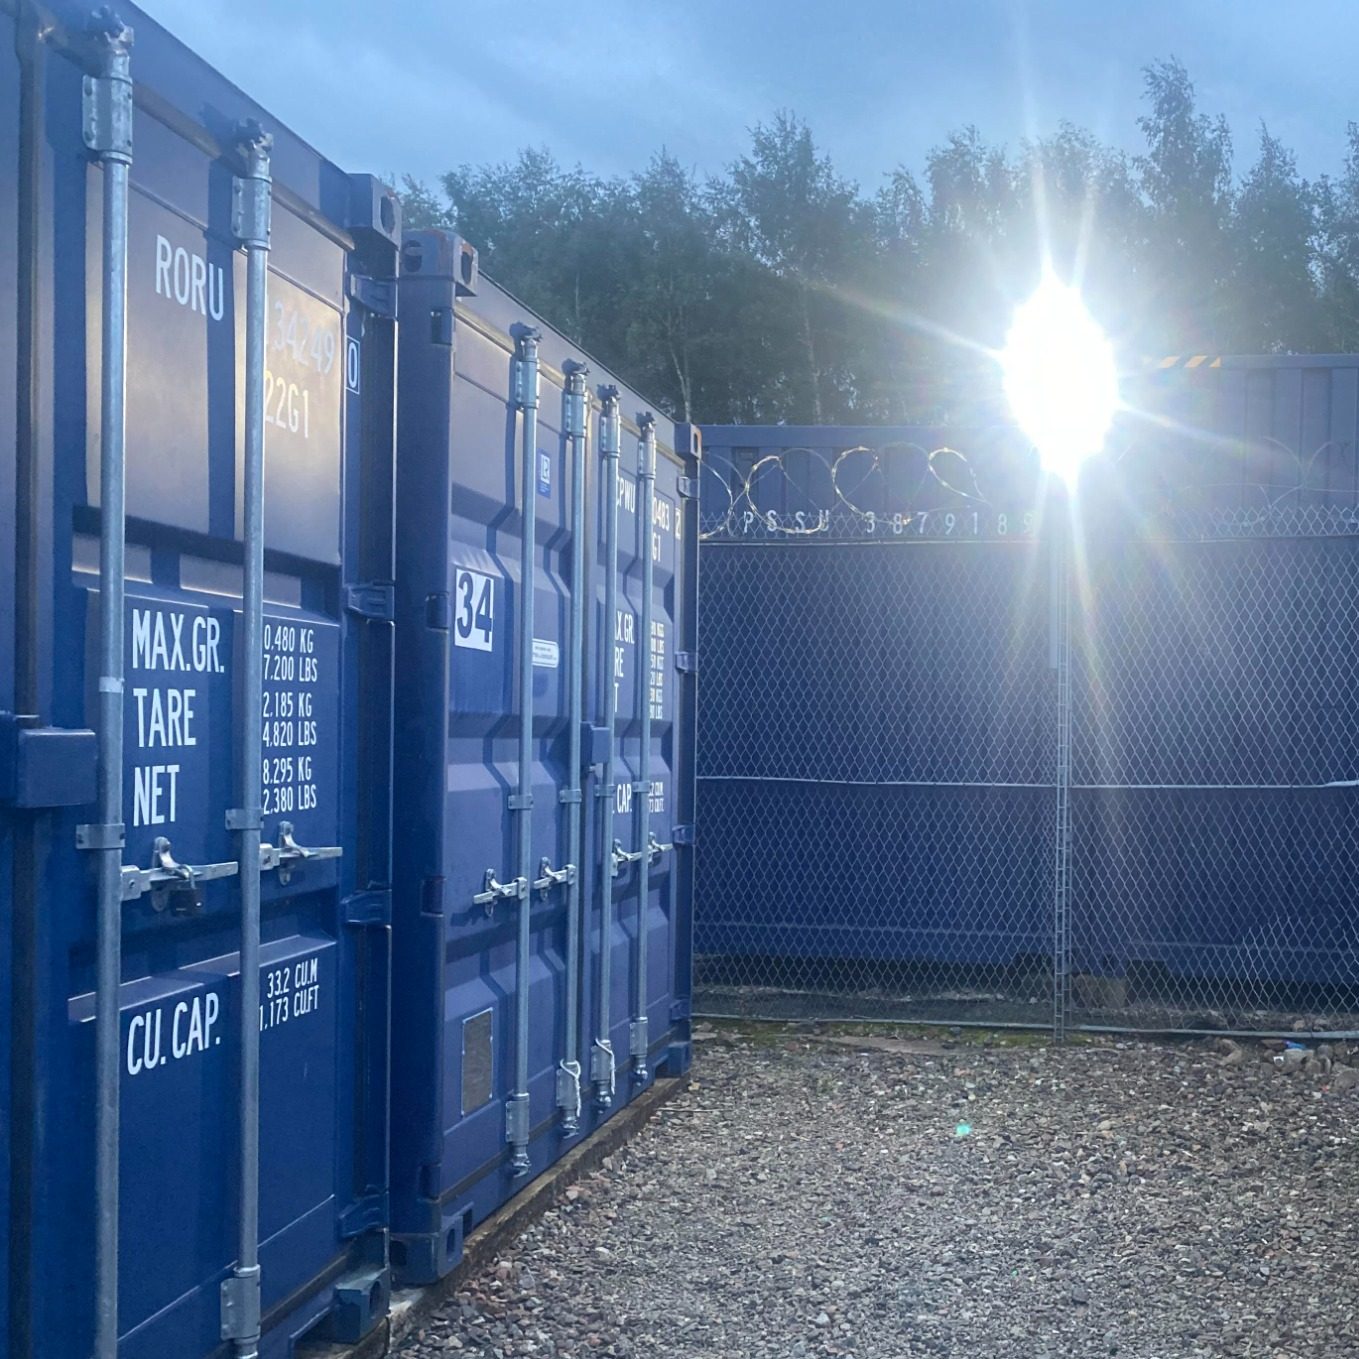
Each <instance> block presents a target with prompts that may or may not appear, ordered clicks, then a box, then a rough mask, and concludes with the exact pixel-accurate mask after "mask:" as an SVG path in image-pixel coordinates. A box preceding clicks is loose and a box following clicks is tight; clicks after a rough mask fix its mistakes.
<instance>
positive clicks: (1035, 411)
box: [1001, 274, 1118, 482]
mask: <svg viewBox="0 0 1359 1359" xmlns="http://www.w3.org/2000/svg"><path fill="white" fill-rule="evenodd" d="M1001 364H1002V366H1003V368H1004V372H1005V395H1006V397H1007V398H1008V400H1009V402H1010V409H1011V410H1012V411H1013V412H1014V416H1015V419H1016V420H1018V421H1019V426H1020V428H1021V429H1022V430H1023V431H1024V433H1025V434H1026V435H1027V436H1028V437H1029V438H1030V439H1032V440H1033V442H1034V445H1035V446H1036V447H1037V449H1038V456H1039V458H1040V459H1041V460H1042V463H1043V466H1044V467H1045V468H1047V470H1048V471H1049V472H1053V473H1055V474H1056V475H1058V476H1060V477H1062V478H1063V479H1064V480H1066V481H1067V482H1073V481H1075V479H1076V474H1077V472H1079V470H1080V466H1081V463H1082V462H1083V461H1084V460H1085V459H1086V458H1088V457H1090V456H1091V454H1094V453H1098V452H1099V450H1100V449H1101V448H1102V447H1103V446H1104V439H1105V436H1106V435H1107V434H1108V432H1109V425H1110V423H1111V422H1112V421H1113V418H1114V411H1115V409H1116V408H1117V406H1118V377H1117V375H1116V373H1115V371H1114V351H1113V347H1112V346H1111V345H1110V344H1109V341H1108V339H1107V338H1106V336H1105V334H1104V332H1103V331H1102V330H1100V328H1099V326H1097V325H1096V324H1095V322H1094V321H1093V320H1092V319H1091V317H1090V313H1089V312H1087V311H1086V309H1085V306H1084V304H1083V303H1082V302H1081V298H1080V294H1079V293H1078V292H1077V291H1076V290H1075V289H1074V288H1070V287H1068V286H1067V285H1066V284H1065V283H1062V282H1061V281H1060V280H1059V279H1057V278H1054V277H1053V275H1051V274H1045V275H1044V277H1043V281H1042V282H1041V283H1040V284H1039V285H1038V289H1037V291H1036V292H1035V293H1034V295H1033V296H1032V297H1031V298H1029V300H1028V301H1027V302H1025V303H1024V305H1023V306H1022V307H1020V308H1019V310H1018V311H1016V312H1015V317H1014V322H1013V324H1012V325H1011V326H1010V334H1009V335H1008V336H1007V338H1006V341H1005V352H1004V353H1003V354H1002V355H1001Z"/></svg>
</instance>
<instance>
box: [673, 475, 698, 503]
mask: <svg viewBox="0 0 1359 1359" xmlns="http://www.w3.org/2000/svg"><path fill="white" fill-rule="evenodd" d="M677 484H678V488H679V495H680V499H681V500H697V499H698V478H697V477H680V479H679V482H678V483H677Z"/></svg>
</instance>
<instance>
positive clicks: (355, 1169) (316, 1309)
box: [0, 14, 396, 1359]
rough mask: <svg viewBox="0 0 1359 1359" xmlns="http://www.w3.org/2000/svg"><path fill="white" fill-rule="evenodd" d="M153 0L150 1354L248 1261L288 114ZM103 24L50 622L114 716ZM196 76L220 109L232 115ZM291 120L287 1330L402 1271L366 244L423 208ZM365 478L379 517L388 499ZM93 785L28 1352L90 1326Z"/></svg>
mask: <svg viewBox="0 0 1359 1359" xmlns="http://www.w3.org/2000/svg"><path fill="white" fill-rule="evenodd" d="M127 17H129V18H130V20H131V21H132V22H133V23H134V24H135V25H136V41H135V44H134V48H133V56H132V70H133V77H134V82H135V84H136V90H137V104H136V111H135V115H134V159H133V164H132V171H131V192H130V201H129V205H128V213H129V241H128V250H127V318H128V320H127V372H128V382H127V419H126V427H127V511H128V527H127V571H126V587H125V588H126V608H125V616H124V632H125V648H124V666H125V674H126V679H125V689H124V724H123V742H124V751H125V766H124V807H123V822H124V826H125V835H126V843H125V847H124V850H123V862H124V864H125V865H126V868H125V870H124V878H125V881H126V883H127V886H126V888H125V895H126V897H127V900H126V902H125V905H124V915H123V941H122V948H123V968H122V978H123V980H122V996H121V1011H122V1053H121V1080H120V1100H119V1102H120V1108H121V1175H120V1181H119V1207H120V1250H119V1256H120V1262H121V1270H120V1278H119V1291H118V1310H119V1327H120V1332H121V1334H122V1337H123V1339H122V1342H121V1351H120V1352H121V1353H122V1354H123V1355H124V1356H129V1357H131V1356H147V1359H150V1357H151V1356H163V1355H167V1354H175V1355H186V1356H188V1355H205V1354H209V1353H213V1352H215V1351H216V1349H217V1347H218V1346H219V1345H220V1344H221V1339H222V1334H223V1332H222V1320H223V1318H222V1302H221V1296H220V1285H221V1283H222V1281H223V1280H224V1279H225V1278H227V1277H228V1275H229V1274H230V1271H231V1266H232V1264H233V1261H234V1260H235V1259H236V1254H237V1252H236V1224H237V1221H238V1181H237V1164H238V1159H239V1139H238V1110H239V1108H240V1102H241V1101H240V1043H239V1034H240V1027H241V1015H240V969H239V962H238V957H239V954H238V950H239V946H240V937H241V910H240V890H239V884H240V878H241V868H242V866H241V865H240V864H239V863H238V862H237V859H238V846H237V839H236V836H234V835H233V833H232V832H231V831H230V830H229V829H228V811H229V810H230V809H232V808H233V807H237V806H238V805H239V802H240V798H239V795H238V792H237V789H236V783H235V779H236V768H237V764H238V761H239V760H240V758H241V734H240V733H241V713H240V690H241V680H240V676H241V673H242V667H243V666H244V663H245V657H244V654H243V646H244V638H243V628H242V612H241V610H242V603H241V600H242V546H241V535H242V523H243V512H242V494H243V492H242V477H241V467H242V458H243V412H244V406H243V403H244V388H245V375H244V370H245V362H246V358H245V338H244V337H245V325H246V288H245V259H244V255H243V253H242V251H241V250H240V248H239V242H238V239H237V236H236V233H235V229H234V226H233V213H232V204H233V190H234V187H235V185H234V181H235V178H236V176H237V175H238V174H239V172H240V164H239V161H238V159H237V157H236V154H235V152H234V150H233V130H234V128H235V127H236V126H237V125H238V123H239V121H240V120H241V119H245V118H252V117H253V118H260V119H263V115H262V114H260V112H259V110H257V109H256V108H255V107H254V106H253V105H250V104H249V103H248V102H247V101H246V100H244V99H243V98H242V97H241V96H240V95H239V93H238V92H236V91H235V90H234V89H232V88H231V87H230V86H228V85H227V84H226V83H225V82H223V81H221V80H220V78H218V77H216V76H215V74H214V73H212V72H211V71H210V70H208V68H206V67H205V66H203V65H202V64H201V63H199V62H197V61H196V59H194V58H192V57H191V56H190V55H189V54H188V53H186V52H185V51H184V50H183V49H182V48H181V47H179V45H178V44H177V43H175V42H174V41H173V40H171V39H169V38H168V37H167V35H165V34H164V33H163V32H161V31H160V30H159V29H157V28H156V27H155V26H154V25H153V24H151V23H150V21H149V20H146V19H145V18H143V17H141V16H138V15H135V14H130V15H129V16H127ZM73 22H74V20H73ZM63 44H69V46H70V50H69V51H67V50H63ZM77 46H78V44H77V35H76V34H75V32H74V30H72V32H71V33H63V32H61V31H58V33H57V34H56V35H55V37H54V39H53V43H52V49H53V50H52V55H51V58H50V60H49V62H48V74H47V88H46V100H45V107H44V110H43V112H44V120H45V129H44V136H45V138H46V143H47V147H48V150H47V152H46V163H45V166H44V170H43V186H44V193H45V201H44V213H43V218H44V221H45V222H47V223H48V224H49V225H50V231H51V236H50V239H49V240H47V241H46V242H45V243H44V252H43V258H42V260H41V275H40V285H41V289H42V296H43V315H42V317H41V322H42V346H43V348H42V373H41V377H42V384H41V387H42V410H43V418H44V421H45V423H46V425H47V427H48V428H49V429H50V431H51V434H52V439H53V447H52V450H51V458H52V466H53V469H54V471H53V477H52V482H51V485H50V486H49V487H48V488H46V489H47V493H48V500H47V503H46V506H45V508H44V516H45V524H44V529H45V532H46V534H47V535H48V539H47V541H46V542H45V551H46V558H45V561H44V563H43V567H44V573H45V581H44V589H45V590H47V591H49V592H50V598H51V607H50V610H49V611H47V612H45V613H44V614H43V615H42V616H40V618H39V619H38V622H37V625H36V626H35V628H34V631H33V633H32V634H31V635H30V636H28V637H26V638H25V639H24V645H26V646H29V647H32V648H33V649H34V651H35V652H36V654H37V655H38V656H39V657H40V658H41V661H40V668H41V672H42V676H43V683H44V691H43V693H42V694H41V698H42V702H43V709H44V711H43V715H44V717H45V718H47V719H48V720H50V721H52V722H54V723H55V724H57V725H59V726H63V727H79V726H86V725H93V724H94V721H95V716H96V708H95V685H96V666H95V659H94V658H95V656H96V654H97V653H96V645H97V638H98V629H99V594H100V591H99V583H100V582H99V542H100V535H101V532H102V531H103V529H104V525H103V522H102V519H101V514H100V506H99V503H98V502H99V465H98V463H99V448H100V430H99V428H98V421H99V393H100V373H101V363H102V358H103V356H102V355H101V353H100V305H101V302H100V299H101V295H102V289H101V278H100V261H101V239H102V238H101V225H100V213H101V194H102V192H103V185H104V177H103V174H102V172H101V170H100V169H99V167H98V165H97V164H95V163H94V162H92V160H91V158H90V156H89V154H88V153H87V152H86V150H85V147H84V145H83V142H82V121H81V120H82V85H81V79H82V69H81V67H80V65H79V64H78V62H77V60H76V59H75V52H76V48H77ZM185 108H192V109H193V110H195V111H197V110H199V109H201V108H210V109H212V110H213V114H212V116H211V119H210V122H211V126H200V125H199V124H198V123H196V122H193V121H191V120H190V119H189V118H188V117H187V116H186V115H185V114H184V112H183V111H182V110H183V109H185ZM274 136H275V141H274V147H273V171H274V193H273V206H272V249H271V252H270V256H269V275H268V295H267V304H268V314H267V331H266V350H265V353H266V360H265V372H264V375H263V384H264V396H265V401H264V404H265V412H264V420H265V445H266V459H267V463H266V465H267V471H266V476H265V489H264V500H265V511H264V515H265V538H266V556H265V568H266V580H265V589H264V596H265V605H264V616H263V626H262V635H263V693H262V697H263V705H264V723H263V732H262V737H263V744H262V758H263V784H262V787H261V789H260V806H261V811H262V818H263V819H262V839H263V841H264V842H265V845H266V847H267V848H266V851H265V852H264V854H263V855H262V859H261V863H262V899H263V905H262V919H263V924H262V958H261V969H260V978H259V980H260V997H261V1004H260V1013H259V1017H258V1023H259V1026H260V1031H261V1033H260V1042H261V1074H260V1082H259V1084H260V1099H261V1116H260V1147H261V1170H260V1186H259V1201H260V1240H261V1243H262V1244H261V1248H260V1258H261V1267H262V1279H263V1309H264V1324H265V1329H266V1332H268V1335H267V1338H266V1342H265V1346H264V1352H265V1353H282V1352H284V1351H285V1350H286V1346H287V1343H288V1340H287V1337H288V1336H289V1335H295V1334H297V1333H300V1332H301V1331H304V1330H306V1329H307V1328H308V1327H309V1326H310V1325H312V1324H313V1323H315V1322H318V1321H321V1320H323V1319H325V1318H326V1317H327V1316H332V1318H333V1320H334V1321H335V1324H336V1325H338V1326H340V1327H341V1328H342V1329H343V1328H344V1327H345V1326H346V1325H348V1326H349V1327H350V1328H351V1329H352V1328H353V1327H356V1326H357V1327H359V1328H361V1327H362V1325H363V1324H365V1320H366V1318H365V1316H364V1313H365V1310H371V1309H372V1308H378V1309H380V1308H381V1307H382V1305H383V1304H384V1302H385V1271H384V1265H385V1260H384V1245H383V1241H382V1237H381V1233H380V1232H377V1233H376V1234H374V1232H373V1231H371V1230H370V1229H375V1228H379V1227H380V1226H381V1223H382V1190H383V1183H382V1177H383V1171H382V1163H383V1160H384V1157H385V1143H384V1141H383V1138H384V1133H383V1123H382V1094H383V1084H384V1083H385V1070H384V1066H383V1062H384V1058H383V1057H382V1053H383V1051H384V1047H385V1032H384V1018H385V993H386V972H387V960H386V958H387V955H386V939H385V934H384V933H383V930H382V928H381V927H382V925H383V924H384V915H383V913H384V910H385V899H384V897H383V895H382V893H383V889H384V888H385V885H386V862H385V856H386V828H385V824H382V825H375V824H374V823H373V817H374V810H373V809H374V807H380V806H381V805H382V803H383V799H384V798H385V794H386V778H387V773H386V754H385V743H386V737H385V734H384V733H385V725H386V718H385V712H386V705H387V703H388V692H387V687H386V686H387V678H386V677H387V675H388V674H389V669H390V660H389V659H388V660H387V661H386V662H384V661H383V660H382V655H383V651H384V648H385V647H388V646H389V641H384V640H383V634H384V632H385V631H387V630H389V627H390V625H389V623H388V622H387V621H385V620H384V617H383V615H384V613H386V612H387V610H385V609H384V607H383V605H382V598H383V594H382V590H381V588H376V589H375V588H374V583H373V582H372V581H371V580H369V579H366V578H365V576H366V574H367V573H368V572H370V571H377V572H378V573H379V583H380V580H382V579H385V580H387V581H390V570H391V567H390V555H389V554H390V537H389V531H388V529H386V528H383V527H382V520H381V517H380V516H381V515H382V514H383V513H386V514H387V516H388V520H387V522H388V524H389V523H390V476H391V463H390V455H391V449H390V438H391V378H392V372H391V368H392V361H393V339H392V333H391V332H392V322H391V319H390V318H389V317H384V316H383V315H382V311H383V310H384V308H383V307H382V306H381V305H380V304H374V305H364V304H363V302H362V300H356V299H368V301H369V302H373V301H374V299H375V298H376V297H378V296H380V294H381V289H380V287H379V288H376V289H375V288H373V287H371V286H368V285H366V284H365V283H364V282H363V279H361V278H360V277H359V276H360V275H364V276H367V275H372V274H374V273H381V272H382V270H383V269H384V268H385V270H386V272H387V274H388V275H390V274H391V272H392V270H393V266H394V258H395V248H394V233H395V230H396V217H395V210H394V205H393V204H392V202H391V200H390V196H389V195H384V194H382V193H381V192H378V191H376V190H374V189H373V187H372V185H371V182H370V181H366V180H363V179H355V180H350V179H349V178H348V177H346V176H344V175H341V174H340V173H339V172H338V171H336V170H335V169H334V168H333V167H331V166H329V165H327V164H326V163H324V162H321V161H319V160H318V159H317V158H316V157H315V156H314V154H313V153H311V152H310V151H309V150H308V149H307V148H306V147H304V146H303V145H302V144H300V143H298V142H297V141H296V140H295V139H293V138H292V137H291V136H290V134H287V133H286V132H285V131H283V130H281V129H275V130H274ZM384 204H385V207H384ZM0 211H3V209H0ZM351 219H352V220H351ZM351 228H352V229H351ZM384 261H385V263H384ZM6 311H8V309H6ZM384 408H385V411H386V429H387V434H386V445H385V446H384V442H383V435H382V426H383V410H384ZM384 480H385V483H386V489H384ZM365 507H367V508H368V509H369V510H370V511H371V512H372V513H374V514H376V515H377V516H378V518H377V523H376V526H375V525H374V524H372V523H369V524H368V525H367V526H366V527H364V526H362V525H361V523H360V520H361V518H362V516H363V514H364V512H365ZM364 534H367V535H368V536H367V538H365V537H364ZM3 654H4V653H3V652H0V655H3ZM388 655H389V653H388ZM361 759H363V760H364V765H363V767H362V768H360V760H361ZM374 788H376V790H377V792H376V793H374ZM90 819H91V818H90V815H89V809H88V808H85V809H81V810H80V811H79V812H72V813H70V814H66V815H62V816H60V817H58V818H56V819H55V821H54V824H53V826H52V829H51V835H50V840H48V841H45V842H44V843H43V845H42V847H41V848H42V851H43V852H42V857H41V863H40V865H39V867H38V868H37V870H36V871H35V873H34V875H33V876H32V878H31V880H30V881H29V882H28V883H27V889H28V890H29V892H30V893H31V894H32V899H33V900H34V902H35V903H36V905H35V909H34V913H33V918H32V919H31V920H29V921H28V922H27V929H28V931H29V933H30V935H31V939H30V942H29V948H30V950H31V952H30V955H29V956H28V957H26V958H25V959H22V960H21V962H20V965H19V966H18V967H16V969H15V972H16V976H23V977H25V978H26V979H27V980H26V981H25V982H24V986H25V992H24V995H23V996H22V1004H23V1006H24V1007H25V1011H26V1013H29V1014H31V1015H32V1021H31V1022H32V1024H33V1027H34V1033H33V1036H32V1050H31V1052H30V1053H29V1054H28V1064H29V1080H30V1082H31V1100H32V1105H33V1107H32V1110H31V1123H30V1125H29V1126H28V1127H27V1128H26V1130H25V1133H24V1137H25V1156H26V1157H27V1158H28V1160H29V1165H28V1166H27V1168H26V1170H25V1174H26V1175H27V1176H29V1177H31V1179H32V1182H34V1183H37V1184H41V1185H42V1186H43V1187H44V1195H43V1198H42V1201H41V1202H38V1203H36V1204H34V1205H33V1215H32V1221H31V1222H30V1223H28V1224H26V1226H25V1236H26V1242H27V1245H26V1250H27V1251H28V1252H29V1253H30V1256H29V1265H28V1268H27V1269H26V1271H25V1277H26V1283H25V1292H26V1297H25V1298H23V1299H16V1300H15V1312H16V1317H17V1314H18V1312H19V1310H20V1308H22V1309H23V1311H24V1313H25V1316H26V1317H27V1318H31V1322H26V1323H25V1324H24V1326H22V1327H20V1328H19V1330H18V1331H17V1332H16V1343H15V1344H14V1346H13V1347H12V1353H14V1354H15V1355H16V1356H28V1355H31V1354H36V1353H42V1354H44V1355H49V1354H50V1355H53V1356H62V1357H64V1356H66V1355H77V1354H82V1355H83V1354H87V1353H88V1352H89V1349H90V1337H91V1326H92V1307H91V1293H92V1284H91V1280H92V1278H93V1272H94V1271H93V1258H92V1252H93V1240H94V1233H93V1230H92V1211H93V1209H92V1205H93V1200H94V1193H95V1186H94V1165H93V1145H94V1133H93V1108H94V1098H95V1071H94V1061H93V1059H94V1022H93V1021H94V997H93V986H94V976H95V972H94V966H95V893H94V890H93V886H92V874H91V863H90V862H89V860H90V858H91V857H92V856H89V855H87V854H83V853H82V852H80V851H79V850H77V848H76V825H77V824H79V823H85V822H88V821H89V820H90ZM374 927H376V928H374ZM53 1261H61V1262H62V1265H61V1268H59V1269H58V1268H54V1267H53V1266H52V1262H53ZM337 1280H338V1281H339V1282H338V1285H337V1283H336V1281H337ZM360 1295H362V1297H360ZM337 1304H338V1305H339V1306H340V1312H338V1313H336V1312H335V1311H334V1309H335V1307H336V1306H337ZM346 1309H347V1311H346ZM16 1326H18V1323H17V1321H16Z"/></svg>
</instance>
